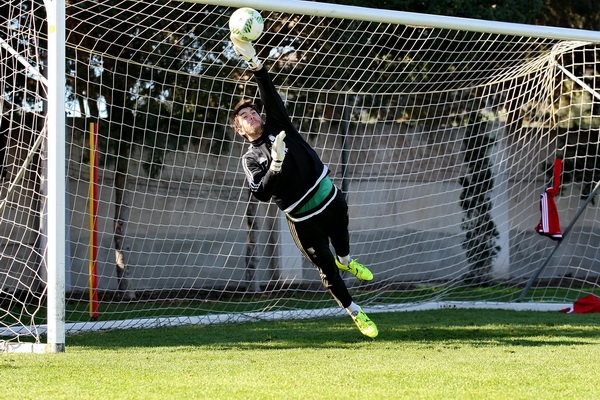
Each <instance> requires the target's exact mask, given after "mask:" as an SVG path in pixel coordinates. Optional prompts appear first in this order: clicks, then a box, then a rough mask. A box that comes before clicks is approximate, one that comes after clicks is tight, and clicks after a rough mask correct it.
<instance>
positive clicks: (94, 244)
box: [0, 0, 600, 341]
mask: <svg viewBox="0 0 600 400" xmlns="http://www.w3.org/2000/svg"><path fill="white" fill-rule="evenodd" d="M19 4H21V2H10V3H9V5H7V6H6V7H4V8H3V12H6V13H7V17H8V18H7V21H10V22H9V23H6V24H4V25H3V26H2V27H1V33H0V38H1V40H2V41H1V44H2V47H1V48H0V50H1V53H0V54H1V59H2V63H1V68H2V74H1V76H0V85H1V89H2V115H3V120H2V140H3V141H5V144H4V145H3V147H2V148H3V151H4V154H3V160H2V162H3V164H2V165H3V168H5V171H6V172H7V174H6V176H4V177H3V179H2V187H1V192H0V200H1V201H2V203H1V206H0V207H1V209H0V217H1V220H0V233H1V234H0V245H1V246H2V258H1V260H0V289H1V290H2V292H1V298H0V300H1V303H0V312H1V313H2V320H1V321H2V322H1V323H0V330H1V331H2V334H3V336H6V337H8V338H9V339H8V340H17V341H18V340H22V339H23V338H24V337H29V336H33V337H34V339H35V340H40V337H39V333H33V334H32V332H31V331H32V330H33V331H37V327H39V326H41V325H43V324H44V323H45V314H44V310H43V307H42V306H43V304H44V282H45V281H46V278H45V276H44V274H45V272H44V271H45V268H44V261H43V256H44V250H43V249H44V232H45V231H44V221H45V219H44V215H45V208H44V207H45V205H44V201H43V199H44V188H43V183H44V175H43V171H44V169H43V167H44V160H45V155H44V146H43V143H42V142H41V141H36V139H37V138H38V137H40V136H42V137H43V135H44V134H45V133H44V130H43V125H44V118H45V114H44V109H45V107H44V95H45V87H46V86H45V83H44V81H43V78H42V77H41V76H42V75H43V73H44V65H45V64H46V63H47V62H48V61H47V60H46V56H47V54H46V52H45V46H46V45H45V41H46V35H45V33H44V32H45V26H44V18H45V13H44V10H43V7H41V6H40V5H39V4H37V2H32V3H31V4H32V7H29V8H23V7H19V6H18V5H19ZM66 11H67V21H66V27H67V43H66V52H67V60H66V67H67V71H66V77H67V87H66V95H67V103H66V105H65V107H66V115H67V124H68V126H67V143H66V146H67V154H68V156H67V158H68V159H67V166H68V171H67V196H68V197H67V199H68V202H67V203H68V207H69V210H68V221H67V222H68V229H67V231H68V233H67V239H68V240H67V244H66V245H67V254H68V260H67V276H66V282H67V309H66V320H67V326H68V328H67V332H75V331H78V330H82V329H90V328H95V329H108V328H124V327H131V326H140V325H142V326H156V325H157V324H171V323H194V322H208V323H212V322H222V321H239V320H244V319H247V318H253V319H261V318H270V317H272V316H280V315H284V316H289V315H294V316H295V317H299V318H301V317H307V316H321V315H333V314H336V313H338V312H339V310H338V309H337V307H336V305H335V303H334V301H333V299H331V298H330V296H329V295H328V294H327V293H326V292H325V290H324V289H323V288H322V286H321V282H320V279H319V276H318V273H317V271H316V269H315V268H314V267H312V266H311V265H310V264H308V263H307V262H306V261H305V260H304V259H303V258H302V257H301V255H300V252H299V251H298V250H297V249H296V248H295V246H294V244H293V241H292V239H291V237H290V235H289V233H288V232H287V226H286V223H285V220H284V217H282V215H281V213H280V212H279V211H278V210H276V209H275V206H274V205H272V204H264V203H260V204H259V203H256V202H255V201H254V200H253V199H251V198H250V197H249V193H248V189H247V187H246V183H245V177H244V173H243V170H242V168H241V165H240V157H241V155H242V154H243V153H244V152H245V149H246V146H247V144H246V143H244V142H243V140H242V139H241V138H239V137H237V136H236V134H235V133H234V132H233V130H232V129H231V127H230V126H229V123H228V119H229V116H230V112H231V109H232V105H233V104H235V103H236V102H237V101H238V100H240V99H241V98H243V97H249V98H254V99H256V96H257V89H256V86H255V84H254V82H253V80H252V78H251V73H250V72H249V71H248V70H246V69H245V68H244V64H243V62H242V60H240V59H239V57H238V56H236V54H235V52H234V51H233V48H232V47H231V43H230V42H229V40H228V33H229V32H228V27H227V26H228V24H227V23H228V18H229V15H231V13H232V12H233V11H234V9H233V8H230V7H225V6H214V5H205V4H198V3H186V2H179V1H146V2H138V1H127V0H119V1H115V0H111V1H103V2H71V3H69V4H67V9H66ZM261 13H262V16H263V18H264V19H265V31H264V33H263V35H262V36H261V37H260V39H259V40H258V41H257V42H256V44H255V46H256V49H257V51H258V56H259V58H260V59H261V60H263V61H264V64H265V67H266V68H268V69H269V70H270V72H271V74H272V76H273V80H274V83H275V85H276V86H277V87H278V89H279V90H280V94H281V96H282V98H283V99H284V101H285V103H286V106H287V108H288V110H289V113H290V115H291V118H292V120H293V122H294V123H295V124H296V126H297V127H298V128H299V130H300V132H301V133H302V134H303V135H304V136H305V138H306V140H307V141H308V142H309V143H310V144H311V145H312V146H313V147H314V148H315V149H316V150H317V152H318V153H319V155H320V156H321V157H322V159H323V161H324V162H325V163H326V164H327V165H328V166H329V168H330V170H331V171H332V175H331V177H332V180H333V181H334V183H335V184H336V185H337V186H338V187H339V188H341V189H342V190H343V191H344V193H345V194H346V196H347V200H348V203H349V206H350V231H351V242H352V243H351V252H352V253H351V255H352V256H353V257H355V258H358V259H359V261H360V262H361V263H364V264H365V265H367V266H369V268H370V269H371V270H372V271H373V273H374V275H375V279H374V280H373V281H371V282H359V281H357V280H356V279H354V277H352V276H345V279H346V282H347V285H348V286H349V288H350V290H351V293H352V294H353V296H354V298H355V301H356V302H358V303H359V304H361V305H363V307H366V308H368V307H373V308H374V309H378V310H386V307H387V309H392V308H393V307H392V306H394V307H400V308H402V307H408V306H409V305H414V304H419V303H426V302H441V301H446V302H450V301H457V302H488V303H492V302H512V301H516V300H519V301H525V302H530V303H565V302H572V301H574V300H575V299H576V298H578V297H580V296H582V295H584V294H587V293H593V292H598V272H599V271H600V265H599V264H598V261H597V260H598V259H600V257H599V255H598V250H597V249H598V246H596V243H597V241H598V240H599V238H600V236H599V233H598V227H597V220H598V218H599V216H598V208H597V206H596V205H595V202H594V201H590V202H587V203H586V199H590V195H592V194H594V193H595V192H594V190H595V184H596V182H597V181H598V179H597V177H596V170H597V168H596V160H597V154H598V151H597V149H598V139H599V138H598V125H599V118H598V115H596V113H597V112H598V106H597V104H596V103H597V99H598V96H599V95H598V93H597V90H596V81H597V76H598V73H597V68H598V62H597V59H596V57H597V54H598V48H597V45H595V44H592V43H586V42H573V41H560V40H556V39H543V38H529V37H522V36H516V35H509V34H492V33H479V32H469V31H461V30H449V29H441V28H435V27H424V26H408V25H403V24H389V23H380V22H376V21H355V20H349V19H340V18H326V17H317V16H311V15H299V14H290V13H281V12H270V11H261ZM367 13H368V10H367ZM90 123H93V124H94V125H92V126H90ZM556 159H562V160H563V171H562V173H561V174H560V178H561V179H562V182H561V183H562V185H561V188H560V193H559V194H558V195H557V196H556V197H555V198H554V199H553V201H555V202H556V206H557V209H558V211H559V218H560V225H561V228H559V229H562V231H565V230H566V228H567V227H568V232H564V233H565V238H564V239H563V240H562V241H560V242H555V241H552V240H551V239H549V238H548V237H546V236H544V235H540V234H539V233H537V232H536V231H535V230H534V228H535V227H536V226H537V224H538V223H539V222H540V219H541V211H540V205H541V203H540V195H541V194H542V193H545V191H546V189H547V188H548V187H550V186H552V185H553V183H554V178H555V176H554V175H553V165H554V162H555V160H556ZM583 206H585V207H583ZM582 207H583V208H582ZM578 214H579V215H578ZM566 233H568V235H566ZM91 250H94V251H95V252H91ZM540 268H541V269H540ZM536 274H539V275H537V276H536ZM534 277H535V279H534V282H533V286H532V287H531V288H530V289H529V288H528V289H529V290H527V291H524V287H526V285H527V284H528V283H530V282H531V281H532V278H534ZM281 313H283V314H281ZM287 313H289V314H287ZM134 321H138V322H134ZM139 321H142V322H139Z"/></svg>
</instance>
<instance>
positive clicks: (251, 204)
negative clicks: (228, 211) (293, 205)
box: [245, 191, 258, 292]
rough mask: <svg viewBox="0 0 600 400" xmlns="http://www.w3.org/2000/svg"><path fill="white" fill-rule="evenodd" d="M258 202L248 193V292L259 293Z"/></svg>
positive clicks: (246, 277)
mask: <svg viewBox="0 0 600 400" xmlns="http://www.w3.org/2000/svg"><path fill="white" fill-rule="evenodd" d="M257 209H258V202H257V201H256V200H255V199H253V198H252V194H250V191H248V206H247V207H246V273H245V279H246V290H247V291H253V292H255V291H257V289H258V287H257V282H256V281H255V277H256V269H257V268H258V257H257V256H256V242H257V241H258V230H257V228H256V210H257Z"/></svg>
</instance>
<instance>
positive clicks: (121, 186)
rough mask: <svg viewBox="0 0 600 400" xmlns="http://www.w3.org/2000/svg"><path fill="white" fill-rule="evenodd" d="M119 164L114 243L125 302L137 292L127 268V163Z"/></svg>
mask: <svg viewBox="0 0 600 400" xmlns="http://www.w3.org/2000/svg"><path fill="white" fill-rule="evenodd" d="M121 159H122V158H121V157H119V161H118V162H117V168H116V172H115V217H114V223H115V230H114V234H113V241H114V245H115V266H116V270H117V282H118V293H119V295H120V296H121V297H122V298H123V299H124V300H134V299H135V292H134V291H133V290H132V289H131V281H130V276H129V275H130V274H129V268H128V266H127V255H128V254H127V252H128V251H129V250H130V248H129V247H128V246H125V244H124V241H125V232H126V227H127V221H128V219H129V204H127V201H126V200H127V199H126V192H125V184H126V180H127V161H121Z"/></svg>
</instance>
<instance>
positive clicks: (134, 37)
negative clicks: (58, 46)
mask: <svg viewBox="0 0 600 400" xmlns="http://www.w3.org/2000/svg"><path fill="white" fill-rule="evenodd" d="M117 4H118V7H117V6H116V5H117ZM162 6H163V4H162V3H161V2H157V3H154V4H149V3H143V2H138V1H130V0H125V1H123V0H111V1H103V2H95V1H83V2H73V5H72V6H71V7H67V13H68V17H67V18H68V19H67V25H68V26H69V27H70V28H71V29H69V30H68V33H69V35H68V38H67V42H68V46H67V49H68V58H69V65H70V68H72V69H73V71H74V73H72V74H69V76H70V78H69V79H68V85H69V86H70V87H71V88H72V90H73V92H74V93H76V94H77V95H78V96H79V97H81V98H88V99H90V103H92V104H102V103H100V100H101V99H105V100H106V102H105V104H106V107H107V110H106V113H107V114H110V122H109V120H104V119H101V120H100V130H101V132H100V133H101V135H102V137H103V140H102V141H101V143H100V147H101V148H103V149H104V151H105V155H106V160H107V163H108V164H117V165H119V164H118V163H117V162H116V161H117V158H118V157H128V156H129V154H130V151H131V145H132V144H134V143H136V144H140V145H141V146H142V148H143V149H146V150H147V151H146V163H145V165H144V168H145V169H146V171H147V172H148V173H149V175H150V176H156V175H157V174H158V173H159V172H160V170H161V167H162V163H163V161H164V156H165V154H166V152H167V151H170V150H176V149H180V148H183V147H184V146H185V145H186V144H187V143H188V141H189V140H190V139H192V140H194V139H195V140H199V135H200V132H202V133H201V134H202V135H203V136H204V137H205V138H208V139H213V140H216V141H218V142H220V143H221V144H220V145H217V146H212V147H211V149H213V150H215V149H219V150H221V149H223V148H224V146H226V145H225V143H226V142H225V141H224V140H223V139H225V132H224V128H223V127H224V126H226V115H225V114H224V113H222V112H219V98H218V97H217V96H219V94H220V93H221V92H222V91H223V92H228V91H233V87H232V84H229V87H228V86H227V84H223V83H218V82H213V81H212V80H211V81H210V82H207V81H206V80H205V79H203V78H202V74H208V75H210V70H211V66H210V65H211V63H210V61H211V60H212V59H213V57H217V56H215V55H212V54H211V52H210V51H209V49H211V48H212V49H214V50H213V51H216V52H219V51H221V50H222V49H223V48H224V47H225V46H227V43H226V42H222V43H218V44H215V43H208V42H207V41H206V40H202V41H201V40H200V37H201V36H200V34H197V33H195V30H196V29H199V27H200V26H201V25H203V28H202V29H204V30H206V29H213V30H216V29H217V27H218V26H219V25H218V24H215V23H211V21H206V19H209V20H210V19H211V18H212V19H215V18H217V16H218V15H219V13H217V12H215V13H211V12H200V11H202V9H203V8H204V7H206V6H204V5H196V4H193V5H190V4H186V3H182V5H181V6H180V10H178V13H176V12H174V11H173V10H171V12H170V16H169V18H163V17H164V14H165V13H166V12H168V9H166V8H163V7H162ZM175 14H176V16H175V17H173V15H175ZM117 21H118V22H117ZM201 22H202V24H201ZM206 27H209V28H206ZM210 27H213V28H210ZM203 35H210V32H206V31H205V32H203ZM98 38H103V40H98ZM209 46H213V47H209ZM83 49H87V50H83ZM100 55H101V56H100ZM106 83H108V85H106ZM107 86H108V87H110V88H111V89H110V90H107V89H106V87H107ZM209 88H210V89H211V90H210V91H209V90H208V89H209ZM94 111H95V112H94V115H101V114H102V112H103V110H101V109H100V108H99V107H98V109H96V110H94ZM202 121H213V124H212V125H211V126H210V129H207V128H208V127H207V126H206V125H204V126H201V125H200V123H201V122H202ZM225 149H226V148H225Z"/></svg>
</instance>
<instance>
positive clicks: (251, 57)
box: [229, 36, 261, 69]
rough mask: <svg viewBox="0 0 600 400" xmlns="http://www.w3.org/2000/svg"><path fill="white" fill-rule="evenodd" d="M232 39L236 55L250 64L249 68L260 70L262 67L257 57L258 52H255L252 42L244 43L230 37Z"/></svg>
mask: <svg viewBox="0 0 600 400" xmlns="http://www.w3.org/2000/svg"><path fill="white" fill-rule="evenodd" d="M229 38H230V39H231V43H233V50H234V51H235V54H237V55H238V56H240V57H242V58H243V59H244V61H246V62H247V63H248V67H250V68H251V69H258V68H259V67H260V66H261V62H260V60H259V59H258V57H257V56H256V50H254V46H252V43H250V42H244V41H243V40H239V39H236V38H234V37H233V36H230V37H229Z"/></svg>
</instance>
